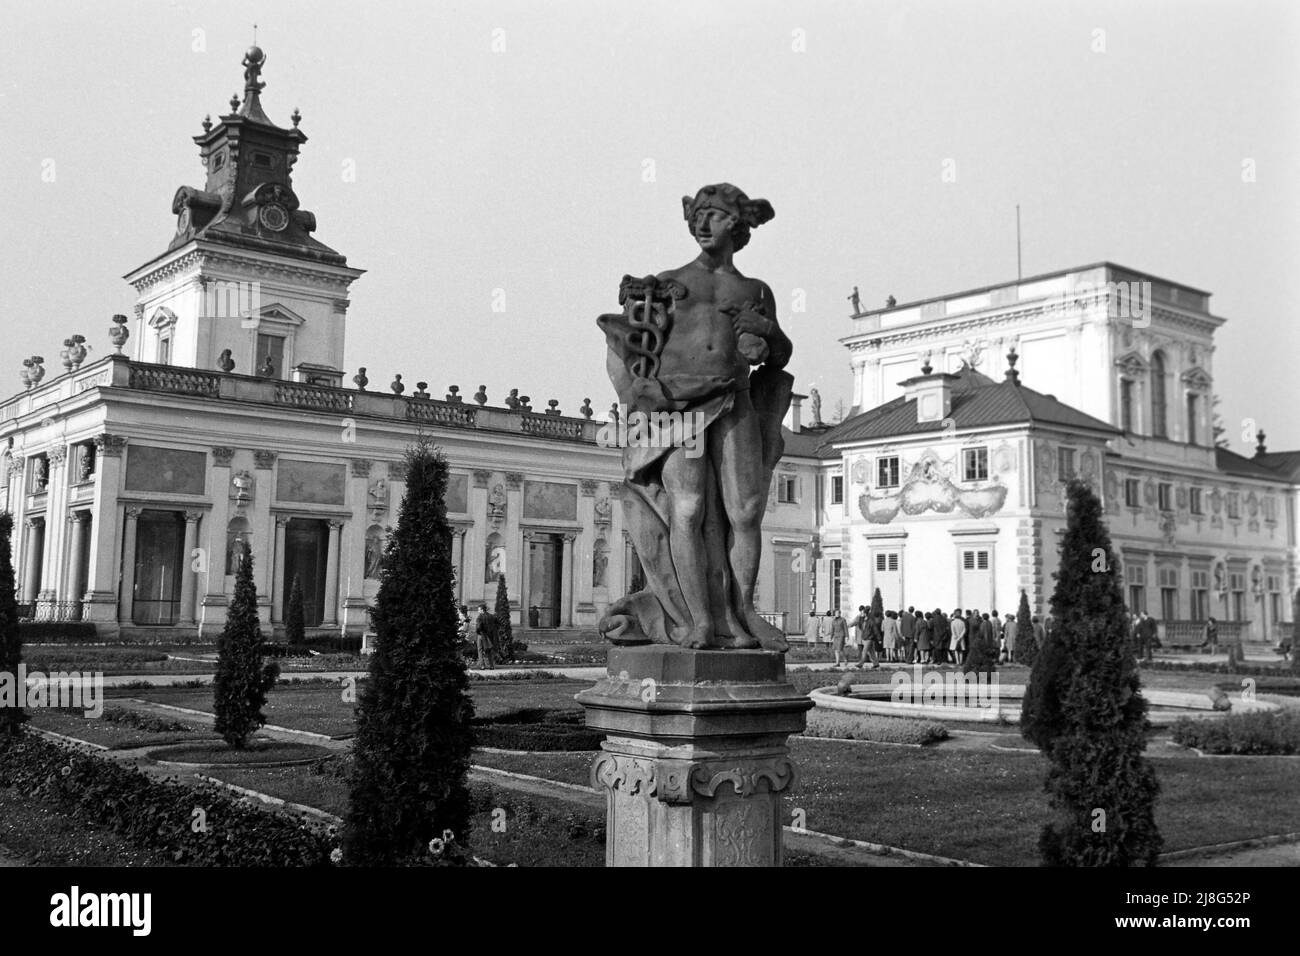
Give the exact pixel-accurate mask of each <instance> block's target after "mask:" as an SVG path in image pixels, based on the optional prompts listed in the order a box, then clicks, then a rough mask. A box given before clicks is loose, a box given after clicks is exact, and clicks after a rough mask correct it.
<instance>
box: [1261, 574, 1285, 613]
mask: <svg viewBox="0 0 1300 956" xmlns="http://www.w3.org/2000/svg"><path fill="white" fill-rule="evenodd" d="M1264 589H1265V590H1266V591H1268V619H1269V621H1270V622H1271V623H1272V624H1277V623H1279V622H1280V621H1281V620H1282V577H1281V575H1277V574H1270V575H1267V576H1266V577H1265V578H1264Z"/></svg>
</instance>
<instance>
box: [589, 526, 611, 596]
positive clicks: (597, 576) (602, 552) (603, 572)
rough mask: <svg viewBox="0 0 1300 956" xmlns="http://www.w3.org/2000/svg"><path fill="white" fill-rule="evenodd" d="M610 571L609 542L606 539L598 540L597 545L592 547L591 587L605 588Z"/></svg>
mask: <svg viewBox="0 0 1300 956" xmlns="http://www.w3.org/2000/svg"><path fill="white" fill-rule="evenodd" d="M608 571H609V542H607V541H606V540H605V539H604V538H597V539H596V543H595V544H594V545H592V546H591V586H592V587H593V588H603V587H605V584H606V580H605V579H606V576H607V574H608Z"/></svg>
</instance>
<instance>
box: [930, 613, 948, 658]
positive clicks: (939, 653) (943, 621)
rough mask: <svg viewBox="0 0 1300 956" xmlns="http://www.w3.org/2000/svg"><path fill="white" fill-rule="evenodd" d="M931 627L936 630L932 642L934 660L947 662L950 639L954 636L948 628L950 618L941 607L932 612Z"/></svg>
mask: <svg viewBox="0 0 1300 956" xmlns="http://www.w3.org/2000/svg"><path fill="white" fill-rule="evenodd" d="M930 627H931V628H932V629H933V630H934V637H932V638H931V639H930V640H931V643H933V644H934V655H933V657H934V662H935V663H936V664H943V663H946V662H947V660H948V641H949V639H950V638H951V636H952V633H951V631H950V630H949V628H948V618H947V616H946V615H945V614H944V613H943V611H942V610H940V609H939V608H935V609H934V610H933V611H932V612H930Z"/></svg>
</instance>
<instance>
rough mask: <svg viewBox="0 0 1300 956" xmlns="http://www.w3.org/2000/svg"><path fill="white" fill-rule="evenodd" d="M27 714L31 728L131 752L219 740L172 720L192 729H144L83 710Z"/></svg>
mask: <svg viewBox="0 0 1300 956" xmlns="http://www.w3.org/2000/svg"><path fill="white" fill-rule="evenodd" d="M27 713H28V716H30V717H31V720H30V722H29V726H32V727H39V728H40V729H41V730H51V731H53V732H54V733H56V734H63V735H64V736H65V737H75V738H76V739H77V740H84V741H86V742H87V743H92V744H100V745H101V746H104V747H107V748H109V749H110V750H129V749H131V748H133V747H147V746H150V745H154V744H167V743H179V742H181V741H198V740H216V739H217V736H216V734H214V733H213V732H212V731H211V730H210V729H205V728H201V727H197V726H194V725H191V724H188V723H186V722H185V721H183V720H176V721H174V722H173V721H171V718H168V722H172V723H174V724H175V725H178V726H179V725H181V724H184V725H185V727H187V728H188V729H186V730H179V729H169V730H163V731H149V730H141V729H140V728H138V727H134V726H132V725H130V724H126V723H118V722H117V721H113V720H108V719H105V718H103V717H101V718H98V719H92V718H87V717H84V716H82V714H83V711H80V710H52V709H43V708H33V709H31V710H28V712H27ZM104 713H105V714H108V713H109V708H107V707H106V708H105V710H104ZM178 716H180V715H178Z"/></svg>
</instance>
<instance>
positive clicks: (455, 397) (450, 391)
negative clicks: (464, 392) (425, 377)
mask: <svg viewBox="0 0 1300 956" xmlns="http://www.w3.org/2000/svg"><path fill="white" fill-rule="evenodd" d="M459 392H460V386H459V385H448V386H447V397H446V399H445V401H448V402H460V401H464V399H462V398H461V397H460V395H459V394H458V393H459Z"/></svg>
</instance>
